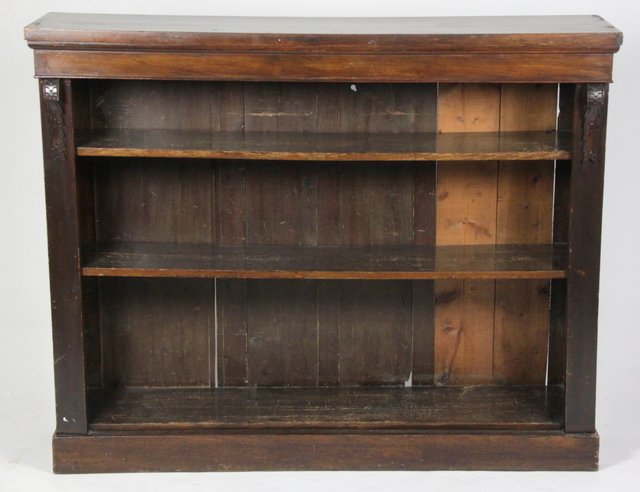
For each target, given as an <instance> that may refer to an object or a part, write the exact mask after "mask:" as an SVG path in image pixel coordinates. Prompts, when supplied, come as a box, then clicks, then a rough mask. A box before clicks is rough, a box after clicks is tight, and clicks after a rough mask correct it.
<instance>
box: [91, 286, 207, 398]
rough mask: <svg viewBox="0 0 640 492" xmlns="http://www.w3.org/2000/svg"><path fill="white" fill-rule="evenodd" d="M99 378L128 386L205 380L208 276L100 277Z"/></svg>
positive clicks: (195, 383)
mask: <svg viewBox="0 0 640 492" xmlns="http://www.w3.org/2000/svg"><path fill="white" fill-rule="evenodd" d="M100 282H101V285H100V296H101V306H102V308H103V309H102V327H103V340H104V346H105V356H104V365H105V369H104V370H105V379H106V380H107V381H109V383H110V384H117V385H131V386H208V385H209V384H210V380H209V343H208V341H209V332H210V330H211V325H212V324H213V323H214V317H213V311H212V310H210V309H207V308H206V307H207V306H208V305H209V303H210V301H211V299H213V284H212V282H211V281H209V280H204V281H202V280H193V279H107V278H105V279H101V280H100Z"/></svg>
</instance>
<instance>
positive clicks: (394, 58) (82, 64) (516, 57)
mask: <svg viewBox="0 0 640 492" xmlns="http://www.w3.org/2000/svg"><path fill="white" fill-rule="evenodd" d="M34 54H35V74H36V76H37V77H71V78H90V79H94V78H107V79H155V80H237V81H262V80H265V79H268V80H275V81H285V82H289V81H297V82H302V81H316V82H351V81H354V80H355V81H358V82H431V83H433V82H444V83H456V82H459V81H461V80H465V81H467V82H474V83H500V82H512V83H545V82H547V83H554V82H567V83H569V82H572V83H576V82H610V81H611V72H612V67H613V55H611V54H608V53H604V54H600V53H597V54H583V53H579V54H574V53H568V54H539V53H529V54H524V53H522V54H521V53H509V54H502V53H499V54H484V53H480V54H459V53H453V54H449V53H447V54H426V55H423V54H396V55H384V54H335V55H331V54H307V53H295V54H287V53H168V52H144V51H123V52H115V51H64V50H58V49H50V50H49V49H45V50H41V49H37V50H36V51H35V53H34Z"/></svg>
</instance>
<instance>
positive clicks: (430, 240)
mask: <svg viewBox="0 0 640 492" xmlns="http://www.w3.org/2000/svg"><path fill="white" fill-rule="evenodd" d="M435 195H436V166H435V165H434V163H429V164H427V165H424V166H419V167H416V168H414V173H413V244H414V245H415V246H435V242H436V234H435V233H436V197H435ZM434 266H435V265H434ZM411 296H412V303H413V307H412V314H411V316H412V322H411V323H412V338H413V339H412V351H413V355H412V364H411V366H412V367H411V384H412V385H427V386H431V385H433V383H434V374H435V364H434V362H435V360H434V352H435V282H428V281H427V282H423V281H414V282H413V292H412V294H411Z"/></svg>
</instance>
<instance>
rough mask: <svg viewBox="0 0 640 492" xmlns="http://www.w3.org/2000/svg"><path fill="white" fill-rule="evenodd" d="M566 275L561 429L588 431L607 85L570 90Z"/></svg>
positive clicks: (592, 425) (592, 405)
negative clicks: (572, 107) (572, 97)
mask: <svg viewBox="0 0 640 492" xmlns="http://www.w3.org/2000/svg"><path fill="white" fill-rule="evenodd" d="M575 97H576V99H575V112H574V123H573V128H574V131H573V137H574V141H573V148H574V153H573V159H572V161H571V184H570V206H569V210H570V218H569V223H570V228H569V270H568V276H567V301H566V302H567V310H566V316H567V327H566V330H567V368H566V376H565V379H566V384H565V430H566V431H567V432H594V430H595V403H596V358H597V338H598V287H599V277H600V233H601V229H602V191H603V181H604V154H605V141H606V123H607V102H608V85H607V84H579V85H577V86H576V94H575Z"/></svg>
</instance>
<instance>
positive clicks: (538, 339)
mask: <svg viewBox="0 0 640 492" xmlns="http://www.w3.org/2000/svg"><path fill="white" fill-rule="evenodd" d="M556 115H557V85H555V84H524V85H514V84H505V85H503V86H502V104H501V111H500V129H501V130H502V131H548V130H555V129H556ZM552 207H553V162H546V161H537V162H533V161H531V162H519V163H517V165H516V163H513V162H500V165H499V171H498V209H497V224H496V228H497V236H496V241H497V242H498V243H501V244H505V243H521V244H540V243H547V242H550V241H551V231H552V223H551V222H552ZM548 336H549V281H548V280H531V281H516V282H514V281H508V282H507V281H497V282H496V302H495V338H494V382H495V383H499V384H544V382H545V379H546V365H547V343H548Z"/></svg>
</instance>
